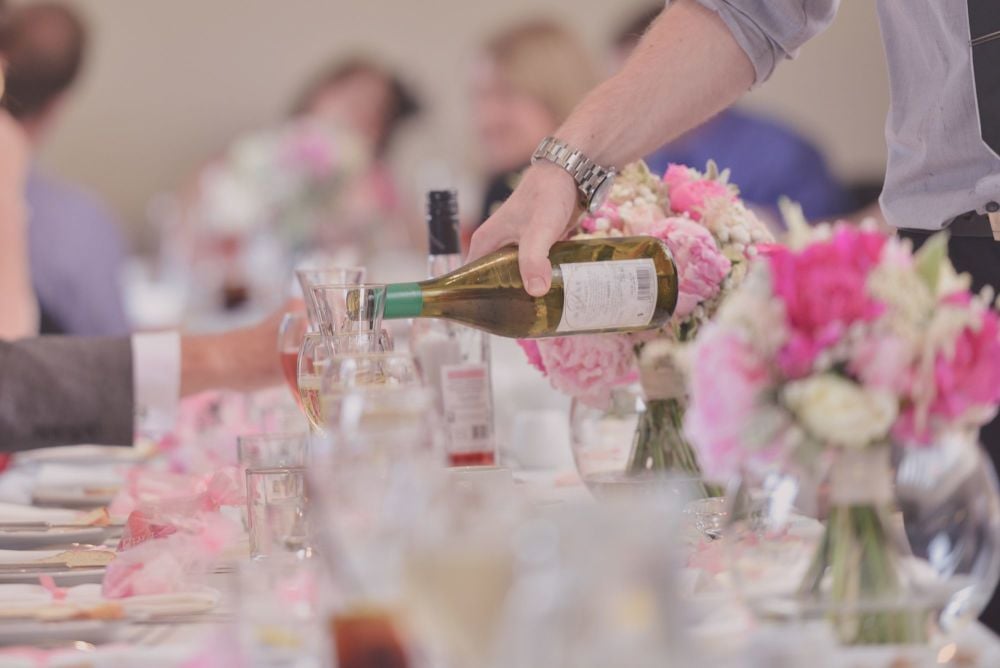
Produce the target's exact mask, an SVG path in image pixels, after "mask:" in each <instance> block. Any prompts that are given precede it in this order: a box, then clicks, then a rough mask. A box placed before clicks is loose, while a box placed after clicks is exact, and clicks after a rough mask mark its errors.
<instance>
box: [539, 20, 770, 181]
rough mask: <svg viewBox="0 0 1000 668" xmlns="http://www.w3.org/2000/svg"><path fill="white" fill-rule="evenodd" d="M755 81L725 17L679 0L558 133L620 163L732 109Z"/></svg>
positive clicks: (592, 155)
mask: <svg viewBox="0 0 1000 668" xmlns="http://www.w3.org/2000/svg"><path fill="white" fill-rule="evenodd" d="M753 81H754V68H753V65H752V63H751V62H750V59H749V58H748V57H747V55H746V54H745V53H744V51H743V50H742V49H741V48H740V46H739V44H737V42H736V40H735V39H734V38H733V35H732V33H731V32H730V31H729V29H728V28H727V27H726V25H725V23H723V21H722V19H720V18H719V17H718V16H717V15H716V14H715V13H714V12H712V11H710V10H708V9H705V8H704V7H702V6H701V5H699V4H698V3H697V2H695V1H694V0H677V2H675V3H674V4H673V5H672V6H671V7H670V8H669V9H668V10H667V11H666V12H664V14H663V15H662V16H660V18H659V19H658V20H657V21H656V22H655V23H654V24H653V26H652V27H651V28H650V30H649V32H648V33H647V34H646V36H645V37H644V38H643V39H642V40H641V41H640V43H639V46H638V47H636V50H635V52H634V53H633V54H632V56H631V57H630V58H629V60H628V62H627V63H626V64H625V66H624V67H623V68H622V70H621V72H619V73H618V74H616V75H615V76H613V77H611V78H610V79H608V80H607V81H605V82H604V83H603V84H601V85H600V86H598V87H597V88H595V89H594V90H593V91H592V92H591V93H590V94H589V95H588V96H587V97H586V99H585V100H584V101H583V102H582V103H581V104H580V106H578V107H577V108H576V110H575V111H574V112H573V114H572V115H571V116H570V117H569V118H568V119H567V120H566V122H565V123H564V124H563V126H562V127H561V128H560V129H559V130H558V132H557V133H556V135H557V136H558V137H559V138H560V139H562V140H564V141H566V142H568V143H570V144H572V145H573V146H576V147H577V148H580V149H581V150H583V152H584V153H586V154H587V156H588V157H590V158H592V159H594V160H596V161H597V162H599V163H601V164H606V165H617V166H621V165H624V164H626V163H629V162H631V161H633V160H636V159H638V158H640V157H642V156H644V155H647V154H649V153H651V152H652V151H654V150H655V149H657V148H659V147H660V146H662V145H663V144H665V143H666V142H668V141H670V140H672V139H674V138H676V137H677V136H679V135H681V134H683V133H684V132H686V131H687V130H690V129H691V128H693V127H696V126H697V125H699V124H700V123H701V122H703V121H704V120H705V119H706V118H709V117H711V116H713V115H714V114H716V113H718V112H719V111H721V110H722V109H724V108H726V107H727V106H729V105H730V104H732V103H733V102H734V101H736V99H738V98H739V97H740V96H741V95H742V94H743V93H745V92H746V91H747V90H748V89H749V88H750V86H751V85H752V84H753Z"/></svg>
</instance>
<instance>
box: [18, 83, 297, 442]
mask: <svg viewBox="0 0 1000 668" xmlns="http://www.w3.org/2000/svg"><path fill="white" fill-rule="evenodd" d="M3 82H4V77H3V69H2V68H0V99H2V97H3ZM27 143H28V140H27V138H26V137H25V134H24V131H23V130H22V128H21V127H20V126H19V125H18V124H17V123H15V122H14V120H13V119H12V118H11V117H10V116H9V115H8V114H7V112H5V111H4V110H3V109H0V335H7V336H13V337H20V336H24V335H26V334H28V333H29V332H28V330H29V329H30V326H31V325H32V324H33V317H34V314H33V307H34V298H33V296H32V295H31V294H30V292H29V290H28V287H27V286H28V285H29V278H28V268H27V263H26V262H25V258H26V257H27V254H28V249H27V242H26V234H25V229H26V226H27V222H26V217H25V206H24V201H23V182H24V179H25V178H26V175H27V173H28V160H29V157H28V150H27V148H26V147H27ZM279 317H280V316H273V317H271V318H269V319H267V320H265V321H264V322H263V323H261V324H259V325H256V326H253V327H250V328H246V329H243V330H238V331H234V332H228V333H225V334H214V335H205V336H183V337H181V336H179V335H178V334H176V333H174V332H165V333H159V334H136V335H134V336H132V337H131V338H130V337H127V336H117V337H88V338H82V337H64V336H43V337H39V338H24V339H21V340H19V341H15V342H8V341H3V340H0V452H10V451H13V450H24V449H29V448H39V447H46V446H52V445H67V444H74V443H105V444H110V445H119V444H121V445H125V444H130V443H132V440H133V430H134V428H135V425H136V423H137V422H136V421H137V420H138V426H139V428H140V429H142V430H144V431H147V430H148V431H165V430H167V429H169V428H170V427H171V418H172V415H173V413H174V411H175V409H176V405H177V402H178V400H179V398H180V396H182V395H188V394H194V393H197V392H201V391H203V390H207V389H211V388H220V389H236V390H248V389H254V388H257V387H262V386H266V385H274V384H277V383H279V382H280V379H281V370H280V367H279V364H278V356H277V354H276V353H275V341H276V339H277V332H278V323H279Z"/></svg>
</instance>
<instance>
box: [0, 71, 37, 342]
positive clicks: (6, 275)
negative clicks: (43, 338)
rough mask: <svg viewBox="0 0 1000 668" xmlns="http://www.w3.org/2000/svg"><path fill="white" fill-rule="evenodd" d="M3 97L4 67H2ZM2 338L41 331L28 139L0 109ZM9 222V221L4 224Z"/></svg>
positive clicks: (0, 302)
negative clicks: (28, 208) (28, 221)
mask: <svg viewBox="0 0 1000 668" xmlns="http://www.w3.org/2000/svg"><path fill="white" fill-rule="evenodd" d="M0 98H3V69H2V68H0ZM0 149H2V151H3V152H2V153H0V341H2V340H4V339H20V338H23V337H27V336H33V335H35V334H37V333H38V306H37V302H36V301H35V294H34V292H33V291H32V289H31V276H30V274H29V269H28V252H27V247H28V241H27V236H28V233H27V230H26V229H25V226H24V224H23V222H21V221H23V220H24V219H25V217H26V213H25V210H24V199H23V195H22V193H23V191H24V170H23V169H22V165H25V164H27V162H28V152H29V149H28V141H27V139H26V138H25V137H24V133H23V132H22V131H21V129H20V128H19V127H18V125H17V122H16V121H14V119H12V118H11V117H10V116H9V115H8V114H6V113H4V111H3V110H2V109H0ZM2 221H8V224H6V225H4V224H2Z"/></svg>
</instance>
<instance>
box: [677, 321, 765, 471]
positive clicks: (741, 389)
mask: <svg viewBox="0 0 1000 668" xmlns="http://www.w3.org/2000/svg"><path fill="white" fill-rule="evenodd" d="M692 362H693V369H694V373H693V374H692V376H691V383H690V393H691V401H690V404H689V406H688V410H687V413H686V415H685V420H684V431H685V433H686V434H687V436H688V438H690V439H691V442H692V443H693V444H694V445H695V447H697V448H698V461H699V463H700V464H701V466H702V470H703V471H704V473H705V474H706V475H707V476H708V477H709V478H715V479H725V478H728V477H730V476H731V475H733V474H734V473H737V472H739V470H740V469H741V468H742V465H743V464H744V462H745V461H746V460H747V459H748V458H750V457H751V456H753V454H754V453H753V452H752V447H751V445H750V443H749V438H748V437H749V436H750V435H751V434H752V432H753V422H754V419H755V418H756V417H757V415H758V413H759V412H760V409H761V405H762V403H763V402H765V401H767V399H766V397H765V396H764V394H765V392H766V391H767V390H768V388H770V387H771V383H772V379H771V374H770V373H769V371H768V368H767V364H766V363H765V361H764V360H763V359H761V358H760V357H759V356H758V355H757V353H756V352H755V351H754V350H753V348H752V347H751V346H750V345H749V344H748V343H747V342H746V341H745V340H744V339H743V338H742V337H741V336H739V335H738V334H735V333H733V332H731V331H726V330H724V329H722V328H720V327H717V326H714V325H710V326H708V327H707V328H705V329H704V330H703V331H702V333H701V336H700V337H699V339H698V343H697V344H695V349H694V359H693V360H692Z"/></svg>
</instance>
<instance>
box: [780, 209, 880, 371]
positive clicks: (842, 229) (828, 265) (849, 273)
mask: <svg viewBox="0 0 1000 668" xmlns="http://www.w3.org/2000/svg"><path fill="white" fill-rule="evenodd" d="M884 245H885V236H884V235H882V234H880V233H878V232H867V231H863V230H860V229H858V228H856V227H851V226H847V225H842V226H839V227H837V228H835V229H834V233H833V237H832V238H831V239H829V240H825V241H821V242H817V243H814V244H811V245H809V246H807V247H806V248H804V249H803V250H801V251H797V252H796V251H792V250H789V249H787V248H773V249H770V250H769V251H768V253H767V254H766V256H765V258H766V260H767V262H768V265H769V267H770V270H771V279H772V284H773V289H774V292H775V295H776V296H777V297H778V298H779V299H781V301H782V302H783V305H784V308H785V317H786V320H787V323H788V326H789V331H790V337H789V341H788V343H787V344H786V345H785V347H784V349H782V350H781V351H780V352H779V359H778V362H779V364H780V366H781V368H782V371H784V372H785V374H787V375H788V376H789V377H790V378H801V377H802V376H804V375H806V374H807V373H809V371H810V370H811V368H812V365H813V362H814V361H815V359H816V356H817V355H818V354H819V353H820V352H822V351H823V350H825V349H826V348H828V347H830V346H831V345H833V344H835V343H837V342H838V341H839V340H840V339H841V337H842V336H843V335H844V334H845V332H846V331H847V329H848V327H850V326H851V325H852V324H853V323H855V322H867V321H870V320H873V319H874V318H876V317H877V316H878V315H879V314H881V313H882V311H883V305H882V304H881V303H880V302H878V301H876V300H875V299H873V298H872V297H871V296H870V295H869V294H868V291H867V287H866V284H867V280H868V274H869V273H870V272H871V270H872V268H873V267H874V266H875V265H876V264H878V261H879V257H880V255H881V252H882V247H883V246H884Z"/></svg>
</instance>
